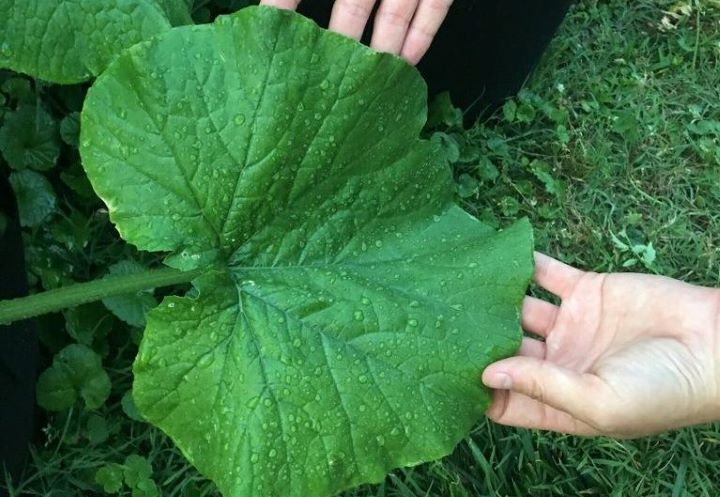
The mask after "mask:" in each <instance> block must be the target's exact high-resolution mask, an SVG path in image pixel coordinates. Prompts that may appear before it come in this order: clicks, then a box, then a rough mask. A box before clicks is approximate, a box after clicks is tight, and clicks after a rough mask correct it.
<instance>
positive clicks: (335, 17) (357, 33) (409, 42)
mask: <svg viewBox="0 0 720 497" xmlns="http://www.w3.org/2000/svg"><path fill="white" fill-rule="evenodd" d="M308 1H312V0H308ZM260 3H261V5H271V6H273V7H278V8H281V9H293V10H294V9H295V8H297V6H298V4H299V3H300V0H261V2H260ZM376 3H377V0H335V3H334V4H333V10H332V16H331V18H330V26H329V28H330V30H331V31H335V32H337V33H341V34H344V35H346V36H349V37H350V38H354V39H356V40H359V39H360V37H361V36H362V34H363V31H364V30H365V25H366V24H367V22H368V19H369V17H370V14H371V13H372V10H373V7H374V6H375V4H376ZM452 3H453V0H381V3H380V7H379V8H378V11H377V14H376V15H375V24H374V27H373V36H372V40H371V42H370V46H371V47H372V48H374V49H375V50H378V51H379V52H389V53H392V54H396V55H400V56H401V57H403V58H405V59H406V60H407V61H408V62H410V63H411V64H417V63H418V62H420V59H422V57H423V55H425V52H427V51H428V49H429V48H430V44H431V43H432V41H433V39H434V38H435V35H436V34H437V32H438V30H439V29H440V26H441V24H442V22H443V21H444V20H445V17H446V16H447V13H448V10H449V9H450V5H451V4H452Z"/></svg>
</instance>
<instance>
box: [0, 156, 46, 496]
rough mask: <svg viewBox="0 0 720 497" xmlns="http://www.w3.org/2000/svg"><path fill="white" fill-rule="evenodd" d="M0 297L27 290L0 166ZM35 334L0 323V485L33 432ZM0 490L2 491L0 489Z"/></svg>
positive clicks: (25, 326)
mask: <svg viewBox="0 0 720 497" xmlns="http://www.w3.org/2000/svg"><path fill="white" fill-rule="evenodd" d="M0 212H1V213H2V215H3V216H4V217H5V219H6V221H7V226H6V227H5V230H4V233H0V300H2V299H9V298H13V297H20V296H23V295H27V291H28V289H27V284H26V279H25V261H24V253H23V247H22V238H21V236H20V226H19V224H18V219H17V208H16V205H15V198H14V196H13V194H12V190H11V189H10V185H9V184H8V182H7V179H6V176H5V173H4V172H3V171H2V170H0ZM37 365H38V339H37V332H36V330H35V327H34V326H33V324H32V323H31V322H27V321H25V322H20V323H15V324H12V325H10V326H0V487H3V486H4V483H5V478H4V474H3V473H4V470H3V466H4V467H5V468H6V470H7V471H9V473H10V475H11V476H12V477H13V480H16V479H17V478H18V476H19V474H20V471H21V470H22V466H23V464H24V461H25V459H26V457H27V449H28V445H29V443H30V440H31V438H32V436H33V424H34V423H33V420H34V406H35V379H36V374H37ZM0 495H3V490H2V488H0Z"/></svg>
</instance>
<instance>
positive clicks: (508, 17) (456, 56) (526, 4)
mask: <svg viewBox="0 0 720 497" xmlns="http://www.w3.org/2000/svg"><path fill="white" fill-rule="evenodd" d="M333 3H334V2H333V0H304V1H303V2H301V3H300V8H299V11H300V12H301V13H303V14H305V15H307V16H308V17H310V18H312V19H314V20H315V21H316V22H317V23H318V24H320V26H323V27H325V26H327V24H328V21H329V18H330V11H331V9H332V5H333ZM571 3H572V0H455V3H454V5H453V6H452V7H451V9H450V13H449V15H448V17H447V19H446V20H445V22H444V23H443V26H442V27H441V29H440V32H439V33H438V34H437V37H436V39H435V41H434V42H433V45H432V47H431V48H430V50H429V51H428V53H427V55H426V56H425V58H424V59H423V60H422V61H421V62H420V64H419V65H418V69H419V70H420V72H421V73H422V75H423V76H424V77H425V80H426V81H427V83H428V87H429V91H430V95H435V94H437V93H440V92H442V91H449V92H450V95H451V96H452V98H453V101H454V103H455V104H456V105H458V106H459V107H461V108H463V109H466V110H467V114H466V117H467V119H468V121H472V120H474V119H475V118H477V116H478V115H479V114H480V113H481V112H483V111H484V110H487V109H492V108H494V107H496V106H497V105H499V104H501V103H502V101H503V100H504V99H505V98H507V97H508V96H511V95H513V94H515V93H516V92H517V91H518V90H519V89H520V87H521V86H522V84H523V83H524V82H525V80H526V79H527V77H528V75H529V74H530V72H531V71H532V69H533V67H534V66H535V64H537V62H538V60H539V59H540V56H541V55H542V53H543V51H544V50H545V48H546V47H547V45H548V43H549V42H550V39H551V38H552V36H553V34H554V33H555V31H556V30H557V28H558V26H559V25H560V23H561V22H562V20H563V18H564V17H565V14H566V13H567V10H568V8H569V6H570V4H571ZM370 24H371V23H370ZM370 32H371V29H370V28H368V29H367V30H366V32H365V36H364V41H365V42H367V41H368V40H369V38H370Z"/></svg>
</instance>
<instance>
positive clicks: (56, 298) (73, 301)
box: [0, 268, 205, 325]
mask: <svg viewBox="0 0 720 497" xmlns="http://www.w3.org/2000/svg"><path fill="white" fill-rule="evenodd" d="M204 272H205V270H203V269H196V270H193V271H186V272H183V271H178V270H177V269H173V268H163V269H151V270H149V271H145V272H142V273H135V274H126V275H122V276H109V277H105V278H101V279H97V280H94V281H88V282H86V283H76V284H74V285H70V286H66V287H62V288H56V289H53V290H48V291H46V292H42V293H37V294H35V295H30V296H28V297H20V298H16V299H12V300H0V325H3V324H10V323H12V322H13V321H19V320H21V319H28V318H32V317H35V316H40V315H42V314H47V313H49V312H57V311H60V310H62V309H66V308H68V307H75V306H77V305H80V304H87V303H89V302H95V301H96V300H102V299H104V298H107V297H116V296H118V295H127V294H129V293H134V292H139V291H142V290H147V289H150V288H158V287H163V286H170V285H178V284H181V283H189V282H190V281H192V280H193V279H195V278H197V277H198V276H200V275H201V274H203V273H204Z"/></svg>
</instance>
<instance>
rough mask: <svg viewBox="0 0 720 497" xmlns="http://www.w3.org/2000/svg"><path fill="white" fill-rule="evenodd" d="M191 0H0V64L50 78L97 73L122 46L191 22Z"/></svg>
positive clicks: (61, 79) (69, 79)
mask: <svg viewBox="0 0 720 497" xmlns="http://www.w3.org/2000/svg"><path fill="white" fill-rule="evenodd" d="M188 3H191V0H92V1H87V0H0V12H2V13H3V14H2V16H0V68H7V69H12V70H14V71H17V72H22V73H25V74H29V75H30V76H32V77H35V78H40V79H43V80H46V81H51V82H53V83H64V84H68V83H79V82H81V81H86V80H88V79H90V78H92V77H93V76H96V75H97V74H99V73H100V72H101V71H102V70H103V69H105V68H106V67H107V65H108V64H109V63H110V61H111V60H112V59H113V58H115V56H116V55H117V54H118V53H119V52H121V51H122V49H124V48H126V47H129V46H131V45H134V44H135V43H137V42H139V41H142V40H146V39H148V38H150V37H151V36H153V35H156V34H159V33H163V32H165V31H167V30H168V29H170V27H171V26H172V25H180V24H189V23H191V22H192V21H191V18H190V11H189V6H188Z"/></svg>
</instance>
